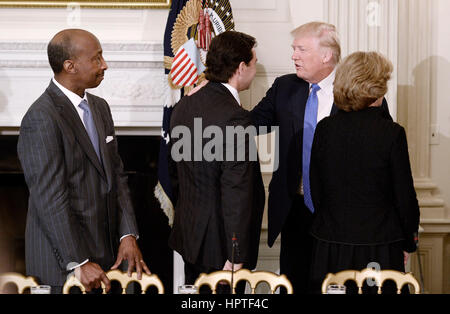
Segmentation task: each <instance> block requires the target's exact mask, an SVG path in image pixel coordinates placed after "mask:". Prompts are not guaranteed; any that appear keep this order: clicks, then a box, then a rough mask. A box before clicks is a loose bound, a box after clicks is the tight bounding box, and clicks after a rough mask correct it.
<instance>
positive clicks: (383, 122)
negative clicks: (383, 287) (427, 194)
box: [310, 107, 419, 252]
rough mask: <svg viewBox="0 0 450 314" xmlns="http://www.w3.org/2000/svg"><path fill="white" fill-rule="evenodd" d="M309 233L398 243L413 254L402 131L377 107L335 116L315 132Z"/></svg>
mask: <svg viewBox="0 0 450 314" xmlns="http://www.w3.org/2000/svg"><path fill="white" fill-rule="evenodd" d="M310 180H311V194H312V198H313V202H314V207H315V216H314V220H313V225H312V234H313V235H314V236H316V237H317V238H320V239H322V240H326V241H330V242H337V243H345V244H356V245H358V244H361V245H376V244H387V243H391V242H396V241H400V240H403V250H405V251H408V252H413V251H415V248H416V246H415V243H414V233H415V232H417V230H418V227H419V205H418V202H417V198H416V192H415V190H414V184H413V178H412V175H411V167H410V162H409V155H408V145H407V142H406V134H405V130H404V129H403V127H401V126H400V125H398V124H397V123H394V122H392V121H389V120H387V119H385V118H384V117H383V110H382V108H372V107H370V108H367V109H364V110H361V111H357V112H344V111H339V112H338V114H336V115H335V116H333V117H328V118H325V119H324V120H322V121H321V122H320V123H319V124H318V125H317V128H316V132H315V136H314V142H313V147H312V152H311V164H310Z"/></svg>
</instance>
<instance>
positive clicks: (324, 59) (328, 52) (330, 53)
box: [322, 49, 333, 64]
mask: <svg viewBox="0 0 450 314" xmlns="http://www.w3.org/2000/svg"><path fill="white" fill-rule="evenodd" d="M332 58H333V51H332V50H331V49H324V52H323V57H322V62H323V64H326V63H328V62H330V61H331V59H332Z"/></svg>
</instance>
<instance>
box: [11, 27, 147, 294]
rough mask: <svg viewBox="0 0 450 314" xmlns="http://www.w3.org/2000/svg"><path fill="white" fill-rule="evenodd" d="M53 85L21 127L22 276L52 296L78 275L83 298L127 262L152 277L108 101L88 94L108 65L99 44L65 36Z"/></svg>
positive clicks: (54, 51)
mask: <svg viewBox="0 0 450 314" xmlns="http://www.w3.org/2000/svg"><path fill="white" fill-rule="evenodd" d="M47 52H48V57H49V62H50V65H51V67H52V69H53V72H54V74H55V75H54V78H53V79H52V80H51V82H50V85H49V86H48V88H47V89H46V91H45V92H44V93H43V94H42V95H41V96H40V97H39V98H38V99H37V100H36V101H35V102H34V103H33V104H32V106H31V107H30V108H29V110H28V112H27V113H26V115H25V117H24V118H23V120H22V124H21V128H20V136H19V143H18V154H19V158H20V161H21V164H22V167H23V171H24V174H25V180H26V182H27V185H28V188H29V190H30V198H29V205H28V207H29V208H28V216H27V226H26V234H25V251H26V254H25V255H26V268H27V275H30V276H34V277H36V278H37V279H38V280H39V282H41V283H42V284H48V285H51V286H52V291H53V292H55V293H59V292H61V288H62V286H63V285H64V282H65V281H66V279H67V276H68V274H70V273H71V272H72V271H75V274H76V275H77V276H78V278H79V279H80V281H81V283H82V284H83V285H84V286H85V287H86V290H87V291H91V290H93V289H97V288H100V287H101V282H103V283H104V284H105V286H106V290H107V291H109V289H110V287H111V285H110V281H109V279H108V278H107V276H106V274H105V271H104V270H108V269H110V268H111V269H117V268H118V267H119V265H120V264H121V263H122V262H123V261H124V260H126V261H127V262H128V275H131V272H132V271H133V270H134V269H135V268H136V271H137V273H138V277H139V278H141V276H142V271H143V270H144V271H145V272H146V273H147V274H150V271H149V269H148V267H147V266H146V264H145V262H144V261H143V259H142V254H141V252H140V250H139V248H138V245H137V242H136V240H137V238H138V230H137V226H136V219H135V216H134V211H133V208H132V204H131V200H130V196H129V190H128V186H127V177H126V175H125V174H124V173H123V164H122V161H121V159H120V156H119V154H118V151H117V139H116V137H115V134H114V124H113V120H112V116H111V112H110V109H109V106H108V104H107V102H106V101H105V100H104V99H102V98H99V97H97V96H94V95H91V94H89V93H86V92H85V90H86V89H87V88H95V87H97V86H98V85H99V84H100V82H101V81H102V80H103V77H104V72H105V70H106V69H107V65H106V62H105V60H104V59H103V56H102V48H101V45H100V42H99V41H98V39H97V38H96V37H95V36H94V35H93V34H91V33H89V32H87V31H84V30H79V29H68V30H63V31H61V32H59V33H58V34H56V35H55V36H54V37H53V39H52V40H51V41H50V43H49V45H48V51H47Z"/></svg>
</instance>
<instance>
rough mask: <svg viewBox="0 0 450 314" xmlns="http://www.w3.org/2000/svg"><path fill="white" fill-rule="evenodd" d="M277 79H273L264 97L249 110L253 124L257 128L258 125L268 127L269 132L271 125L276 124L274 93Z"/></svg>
mask: <svg viewBox="0 0 450 314" xmlns="http://www.w3.org/2000/svg"><path fill="white" fill-rule="evenodd" d="M277 86H278V79H276V80H275V82H274V83H273V85H272V87H270V89H269V90H268V91H267V93H266V95H265V96H264V98H263V99H262V100H261V101H260V102H259V103H258V104H257V105H256V106H255V108H253V110H251V111H250V115H251V119H252V123H253V125H254V126H255V127H256V128H257V129H258V132H259V131H260V130H259V127H261V126H265V127H267V128H268V130H267V133H270V132H271V129H270V128H271V127H272V126H275V125H276V108H275V106H276V95H277ZM261 134H262V133H261Z"/></svg>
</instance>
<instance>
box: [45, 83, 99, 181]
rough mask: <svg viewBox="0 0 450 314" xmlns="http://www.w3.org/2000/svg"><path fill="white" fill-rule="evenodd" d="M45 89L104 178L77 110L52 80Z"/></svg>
mask: <svg viewBox="0 0 450 314" xmlns="http://www.w3.org/2000/svg"><path fill="white" fill-rule="evenodd" d="M47 91H48V93H49V95H50V96H51V97H52V99H53V102H54V104H55V106H56V107H58V108H59V109H60V110H59V112H60V114H61V117H62V118H63V119H64V121H66V122H67V125H68V126H69V127H70V128H71V129H72V131H73V133H74V134H75V138H76V140H77V141H78V143H79V144H80V146H81V148H82V149H83V150H84V152H85V153H86V155H87V156H88V158H89V160H90V161H91V162H92V163H93V164H94V166H95V168H97V170H98V172H99V173H100V174H101V175H102V176H103V177H104V178H105V173H104V171H103V167H102V165H101V164H100V161H99V160H98V157H97V154H96V153H95V150H94V146H93V145H92V142H91V140H90V138H89V135H88V134H87V131H86V128H85V127H84V125H83V123H82V122H81V120H80V117H79V116H78V112H77V111H76V110H75V108H74V106H73V104H72V103H71V102H70V100H69V99H68V98H67V97H66V95H64V93H63V92H62V91H61V90H60V89H59V88H58V87H57V86H56V85H55V84H53V82H50V86H49V87H48V88H47ZM96 124H97V123H96Z"/></svg>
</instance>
